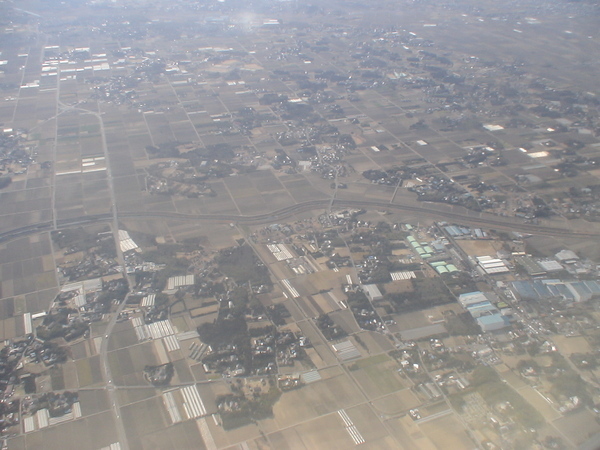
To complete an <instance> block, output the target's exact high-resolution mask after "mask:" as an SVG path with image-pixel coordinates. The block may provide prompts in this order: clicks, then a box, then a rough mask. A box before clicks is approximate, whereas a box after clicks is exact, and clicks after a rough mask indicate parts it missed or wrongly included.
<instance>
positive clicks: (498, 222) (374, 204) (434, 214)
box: [0, 199, 600, 242]
mask: <svg viewBox="0 0 600 450" xmlns="http://www.w3.org/2000/svg"><path fill="white" fill-rule="evenodd" d="M330 203H331V200H330V199H323V200H311V201H307V202H303V203H296V204H293V205H290V206H286V207H284V208H281V209H278V210H274V211H271V212H267V213H262V214H255V215H235V214H185V213H177V212H161V211H155V212H118V217H119V219H165V220H194V221H206V222H222V223H238V224H248V225H261V224H268V223H273V222H276V221H281V220H285V219H289V218H290V217H292V216H293V215H295V214H298V213H302V212H307V211H311V210H316V209H323V210H326V209H328V208H329V206H330ZM332 207H334V208H358V209H361V208H364V209H373V208H375V209H378V210H387V211H391V212H396V213H402V212H406V213H411V214H417V215H420V216H422V217H425V218H428V219H437V220H446V221H453V222H457V223H461V224H465V225H471V226H482V227H487V228H491V229H495V230H499V231H518V232H521V233H528V234H538V235H550V236H555V235H559V236H561V237H579V238H598V237H600V231H598V230H595V229H592V228H591V227H590V229H588V230H575V229H569V228H566V227H558V226H548V225H537V224H532V223H523V222H521V221H519V219H516V218H513V217H500V216H493V215H491V214H485V213H481V214H478V215H473V214H476V213H474V212H472V211H470V212H469V211H467V210H464V211H460V210H459V211H454V210H453V211H448V210H444V209H442V208H440V207H439V205H437V204H431V203H423V206H420V205H416V206H415V205H403V204H396V203H389V202H385V201H376V200H342V199H336V200H334V201H333V205H332ZM457 209H458V208H457ZM113 219H114V217H113V214H112V213H105V214H95V215H89V216H80V217H73V218H69V219H60V220H58V221H56V227H54V224H53V221H51V220H49V221H46V222H40V223H37V224H31V225H27V226H24V227H20V228H15V229H12V230H7V231H4V232H1V233H0V242H3V241H10V240H12V239H16V238H18V237H22V236H28V235H31V234H36V233H40V232H44V231H53V230H60V229H65V228H69V227H73V226H80V225H87V224H93V223H100V222H111V221H112V220H113Z"/></svg>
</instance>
